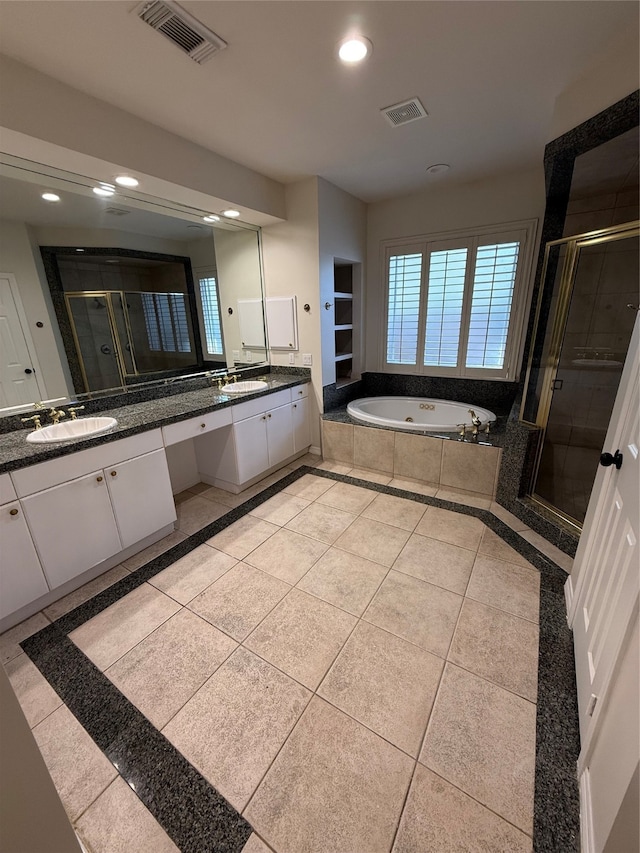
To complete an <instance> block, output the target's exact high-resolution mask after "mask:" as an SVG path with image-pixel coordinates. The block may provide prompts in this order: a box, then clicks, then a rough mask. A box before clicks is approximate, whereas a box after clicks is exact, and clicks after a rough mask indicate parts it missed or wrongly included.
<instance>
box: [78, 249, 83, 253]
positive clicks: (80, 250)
mask: <svg viewBox="0 0 640 853" xmlns="http://www.w3.org/2000/svg"><path fill="white" fill-rule="evenodd" d="M76 252H84V249H76Z"/></svg>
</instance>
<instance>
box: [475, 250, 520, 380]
mask: <svg viewBox="0 0 640 853" xmlns="http://www.w3.org/2000/svg"><path fill="white" fill-rule="evenodd" d="M519 249H520V244H519V243H497V244H495V245H492V246H479V247H478V252H477V255H476V268H475V274H474V277H473V297H472V300H471V318H470V321H469V338H468V343H467V360H466V366H467V367H485V368H489V369H493V370H501V369H502V368H503V367H504V361H505V353H506V347H507V334H508V332H509V319H510V317H511V303H512V301H513V288H514V285H515V281H516V270H517V266H518V253H519Z"/></svg>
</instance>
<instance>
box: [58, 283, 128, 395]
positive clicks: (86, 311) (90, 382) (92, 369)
mask: <svg viewBox="0 0 640 853" xmlns="http://www.w3.org/2000/svg"><path fill="white" fill-rule="evenodd" d="M66 300H67V307H68V312H69V317H70V318H71V323H72V327H73V334H74V338H75V342H76V349H77V351H78V356H79V361H80V369H81V371H82V376H83V379H84V382H85V386H86V390H87V391H102V390H106V389H108V388H116V387H118V386H121V385H122V384H123V378H122V372H121V369H120V362H119V359H118V348H117V344H116V339H115V335H114V329H113V323H112V319H111V311H110V310H109V294H108V293H102V292H92V293H91V295H84V294H67V295H66Z"/></svg>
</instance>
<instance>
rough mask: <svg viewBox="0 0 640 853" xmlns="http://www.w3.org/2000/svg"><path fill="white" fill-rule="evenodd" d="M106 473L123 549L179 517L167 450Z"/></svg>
mask: <svg viewBox="0 0 640 853" xmlns="http://www.w3.org/2000/svg"><path fill="white" fill-rule="evenodd" d="M104 474H105V479H106V481H107V485H108V487H109V494H110V495H111V502H112V504H113V512H114V515H115V517H116V523H117V525H118V530H119V531H120V539H121V540H122V547H123V548H128V547H129V545H133V544H134V543H136V542H139V541H140V540H141V539H144V538H145V536H149V535H150V534H151V533H155V532H156V530H160V528H161V527H165V526H166V525H167V524H171V523H172V522H174V521H175V520H176V508H175V505H174V502H173V495H172V493H171V480H170V479H169V469H168V467H167V458H166V456H165V453H164V450H154V451H153V453H146V454H145V455H144V456H138V457H137V458H136V459H129V460H127V461H126V462H121V463H120V464H119V465H113V466H112V467H111V468H105V471H104Z"/></svg>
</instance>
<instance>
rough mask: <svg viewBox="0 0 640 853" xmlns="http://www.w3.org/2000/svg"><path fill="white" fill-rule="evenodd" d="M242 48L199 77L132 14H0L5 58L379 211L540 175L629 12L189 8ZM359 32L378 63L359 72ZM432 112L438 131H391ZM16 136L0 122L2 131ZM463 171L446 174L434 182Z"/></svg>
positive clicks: (630, 7) (54, 5)
mask: <svg viewBox="0 0 640 853" xmlns="http://www.w3.org/2000/svg"><path fill="white" fill-rule="evenodd" d="M182 5H183V7H184V8H185V9H187V10H188V11H189V12H190V13H191V14H193V15H194V16H195V17H197V18H198V19H199V20H200V21H202V22H203V23H204V24H205V25H207V26H208V27H210V28H211V29H212V30H214V31H215V32H216V33H218V35H220V36H221V37H222V38H223V39H224V40H225V41H227V42H228V45H229V46H228V48H227V49H225V50H224V51H222V52H220V53H219V54H218V55H216V56H214V58H213V59H211V60H210V61H209V62H207V63H206V64H205V65H202V66H200V65H197V64H196V63H194V62H193V61H192V60H190V59H189V58H188V57H186V56H185V55H184V54H182V53H181V52H180V51H179V50H178V49H177V48H176V47H175V46H173V45H172V44H171V43H170V42H169V41H167V40H166V39H165V38H163V37H162V36H161V35H160V34H159V33H156V32H154V31H153V30H152V29H151V28H150V27H148V26H147V25H146V24H144V23H143V22H142V21H140V20H139V18H138V17H137V16H136V14H135V9H136V8H137V6H138V4H137V3H135V2H126V0H106V2H105V1H104V0H92V2H88V1H87V0H85V2H68V0H45V2H36V0H23V2H6V1H5V2H0V27H1V31H2V36H1V39H0V49H1V50H2V52H3V53H5V54H7V55H9V56H11V57H13V58H15V59H18V60H20V61H22V62H24V63H26V64H28V65H31V66H33V67H34V68H36V69H38V70H39V71H42V72H44V73H46V74H49V75H51V76H52V77H54V78H57V79H58V80H61V81H63V82H65V83H67V84H68V85H70V86H74V87H75V88H77V89H80V90H82V91H83V92H86V93H88V94H90V95H93V96H95V97H97V98H101V99H103V100H105V101H107V102H109V103H111V104H114V105H116V106H119V107H121V108H122V109H125V110H128V111H129V112H132V113H134V114H135V115H137V116H139V117H141V118H143V119H146V120H148V121H150V122H152V123H154V124H156V125H159V126H160V127H163V128H165V129H166V130H169V131H172V132H173V133H177V134H179V135H181V136H183V137H185V138H187V139H189V140H191V141H193V142H196V143H199V144H200V145H203V146H205V147H206V148H209V149H211V150H213V151H216V152H217V153H219V154H222V155H224V156H226V157H229V158H231V159H233V160H235V161H237V162H239V163H241V164H243V165H245V166H248V167H251V168H253V169H255V170H257V171H258V172H261V173H262V174H264V175H267V176H269V177H271V178H274V179H276V180H279V181H282V182H285V183H286V182H291V181H295V180H299V179H301V178H304V177H307V176H310V175H320V176H322V177H324V178H326V179H327V180H329V181H331V182H332V183H334V184H336V185H337V186H339V187H342V188H343V189H345V190H346V191H348V192H350V193H352V194H353V195H355V196H357V197H359V198H361V199H362V200H364V201H376V200H380V199H384V198H389V197H395V196H400V195H403V194H405V193H409V192H415V191H418V190H420V189H423V188H426V187H428V186H430V185H436V184H437V185H438V186H441V185H442V184H443V183H446V182H449V181H451V182H454V181H455V182H462V181H469V180H475V179H478V178H483V177H489V176H492V175H495V174H498V173H501V172H512V171H516V170H519V169H524V168H530V167H533V166H535V165H539V164H540V163H541V159H542V153H543V149H544V145H545V143H546V141H547V137H548V133H549V128H550V123H551V117H552V113H553V108H554V104H555V99H556V98H557V96H558V95H559V94H561V93H562V92H563V91H564V90H565V89H566V88H567V86H569V85H570V84H571V83H572V82H573V81H574V80H576V79H577V78H579V77H580V75H581V74H582V73H583V72H584V71H585V70H586V69H587V68H588V67H589V65H590V64H591V63H592V62H593V61H594V60H596V59H597V57H598V55H599V54H600V53H601V52H602V51H604V50H605V49H606V47H607V44H608V43H610V41H611V40H612V39H613V38H615V37H616V36H617V35H618V34H619V33H620V32H622V31H623V30H625V29H629V28H633V30H634V31H635V32H637V31H638V15H639V8H640V7H639V5H638V4H637V3H636V2H618V1H617V0H584V1H583V0H562V2H556V0H548V2H542V0H532V2H530V0H471V2H467V0H459V2H457V1H456V0H444V2H435V1H434V2H430V0H429V1H427V0H414V2H404V0H370V2H350V0H333V2H315V1H314V0H285V2H272V0H257V1H256V0H231V2H210V0H197V2H193V0H183V3H182ZM353 30H359V31H360V32H362V34H364V35H366V36H367V37H368V38H369V39H370V40H371V41H372V42H373V45H374V50H373V54H372V56H371V57H370V59H369V60H368V61H367V62H366V63H365V64H363V65H362V66H361V67H357V68H348V67H345V66H343V65H341V64H340V63H339V62H338V61H337V59H336V56H335V52H336V45H337V43H338V42H339V41H340V40H341V38H342V37H343V36H344V35H345V34H347V33H349V32H350V31H353ZM414 96H417V97H419V98H420V100H421V101H422V103H423V104H424V106H425V107H426V109H427V111H428V112H429V116H428V118H426V119H423V120H421V121H416V122H413V123H410V124H407V125H404V126H400V127H397V128H392V127H391V126H390V125H389V124H388V123H387V121H386V120H385V119H384V117H383V116H382V115H381V114H380V112H379V111H380V109H382V108H383V107H386V106H389V105H390V104H394V103H397V102H399V101H403V100H406V99H408V98H412V97H414ZM0 120H1V116H0ZM442 162H444V163H449V164H450V165H451V170H450V172H448V173H447V174H446V175H439V176H437V177H429V176H428V175H427V174H426V172H425V169H426V167H427V166H429V165H431V164H434V163H442Z"/></svg>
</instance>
